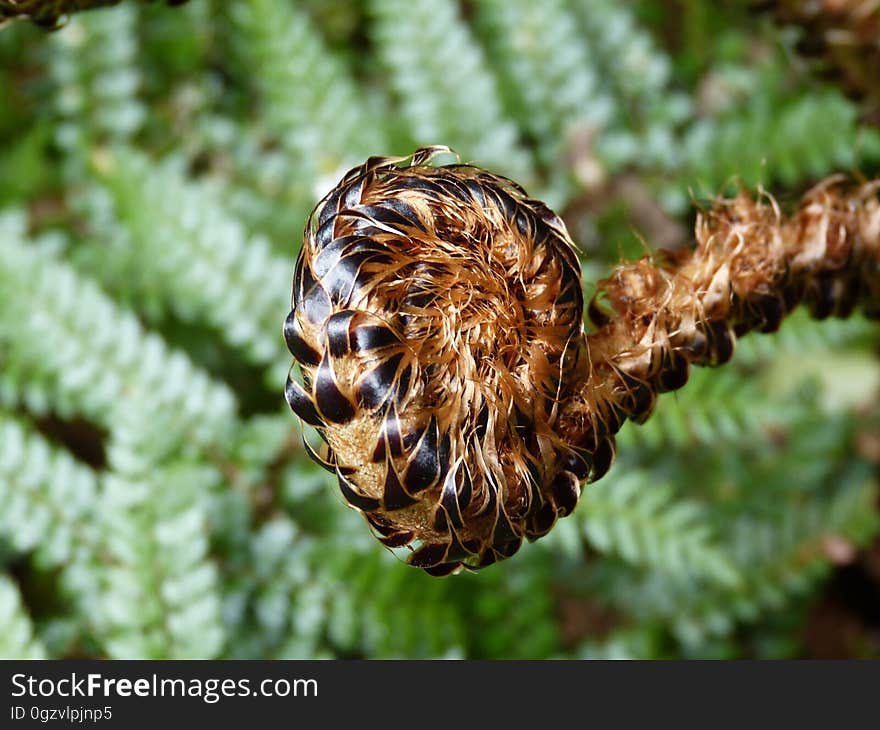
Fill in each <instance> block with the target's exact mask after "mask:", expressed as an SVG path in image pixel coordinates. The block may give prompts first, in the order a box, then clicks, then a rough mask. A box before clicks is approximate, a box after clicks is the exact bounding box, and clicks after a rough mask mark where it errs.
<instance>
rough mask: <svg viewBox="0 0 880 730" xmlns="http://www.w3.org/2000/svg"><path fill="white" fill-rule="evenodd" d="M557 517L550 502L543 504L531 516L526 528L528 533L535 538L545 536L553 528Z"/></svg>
mask: <svg viewBox="0 0 880 730" xmlns="http://www.w3.org/2000/svg"><path fill="white" fill-rule="evenodd" d="M557 517H558V515H557V514H556V510H555V509H554V508H553V505H552V504H550V503H549V502H547V503H545V504H543V505H542V506H541V507H540V509H538V510H537V511H535V512H533V513H532V514H531V515H530V516H529V520H528V526H527V528H526V533H527V534H528V536H529V538H531V539H533V540H534V539H536V538H539V537H544V535H546V534H547V533H548V532H550V530H552V529H553V525H555V524H556V520H557Z"/></svg>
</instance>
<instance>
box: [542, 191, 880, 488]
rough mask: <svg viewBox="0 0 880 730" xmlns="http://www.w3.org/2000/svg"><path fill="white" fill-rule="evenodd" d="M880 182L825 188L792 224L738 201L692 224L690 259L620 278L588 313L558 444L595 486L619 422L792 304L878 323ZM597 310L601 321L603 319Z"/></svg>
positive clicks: (665, 258)
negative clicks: (584, 458)
mask: <svg viewBox="0 0 880 730" xmlns="http://www.w3.org/2000/svg"><path fill="white" fill-rule="evenodd" d="M878 189H880V182H876V181H875V182H872V183H868V184H863V185H852V184H849V183H847V182H846V181H845V180H844V179H843V178H841V177H835V178H831V179H829V180H826V181H824V182H823V183H821V184H819V185H818V186H817V187H815V188H813V189H812V190H810V191H809V192H808V193H807V194H806V195H805V196H804V198H803V200H802V201H801V204H800V207H799V209H798V211H797V212H796V213H795V214H794V215H792V216H791V217H785V216H783V215H782V214H781V213H780V211H779V209H778V207H777V206H776V203H775V201H773V200H772V199H770V198H766V199H764V200H760V199H758V200H756V199H754V198H753V197H751V196H750V195H749V194H748V193H746V192H743V193H741V194H740V195H739V196H738V197H737V198H735V199H733V200H722V201H718V202H717V203H716V204H715V205H714V207H713V208H712V209H711V210H709V211H708V212H706V213H703V214H701V215H700V216H699V218H698V221H697V226H696V239H697V247H696V248H695V249H694V250H693V251H684V252H676V253H661V254H659V255H658V256H657V257H655V258H654V259H652V258H651V257H646V258H644V259H642V260H641V261H638V262H636V263H633V264H626V265H622V266H619V267H617V269H615V271H614V272H613V274H612V275H611V276H610V277H609V278H608V279H605V280H604V281H602V282H600V284H599V287H598V290H597V293H596V295H595V297H594V299H593V300H592V301H591V302H590V305H589V308H588V313H589V316H590V318H591V320H592V321H593V323H594V324H595V325H597V326H598V330H597V331H596V332H594V333H592V334H590V335H588V336H587V337H586V338H585V352H586V360H585V362H584V364H583V366H582V369H581V372H582V376H581V380H580V382H579V383H578V384H577V385H575V386H574V388H573V390H574V393H573V395H572V397H571V398H570V399H569V400H568V401H567V402H566V404H565V406H564V407H563V409H562V414H561V418H560V425H559V429H560V432H561V433H563V434H564V437H565V439H566V441H568V442H569V443H571V444H573V445H577V446H580V447H582V448H583V449H585V450H586V451H587V452H588V453H589V454H590V455H591V457H592V459H591V460H592V462H594V463H593V464H592V467H593V468H592V473H591V476H592V478H593V479H597V478H599V477H600V476H601V475H602V474H603V473H604V472H605V471H607V468H608V466H610V461H611V456H612V455H613V442H611V441H610V440H607V437H608V436H610V435H612V434H614V433H615V432H616V431H617V430H618V429H619V428H620V426H621V425H622V423H623V421H624V420H625V419H632V420H634V421H638V422H641V421H644V420H645V419H646V418H648V416H649V415H650V413H651V410H652V408H653V405H654V402H655V399H656V395H657V394H658V393H662V392H665V391H671V390H676V389H677V388H680V387H681V386H683V385H684V384H685V383H686V382H687V379H688V371H689V368H690V366H691V365H708V366H717V365H722V364H724V363H726V362H727V361H728V360H730V358H731V357H732V356H733V351H734V346H735V343H736V339H737V338H738V337H740V336H742V335H744V334H746V333H748V332H750V331H753V330H757V331H759V332H775V331H776V330H777V329H778V328H779V326H780V324H781V322H782V320H783V318H784V317H785V316H786V315H787V314H788V313H789V312H791V311H792V309H794V307H795V306H797V305H798V304H800V303H803V304H804V305H806V306H807V307H808V309H809V311H810V313H811V315H812V316H813V317H815V318H817V319H824V318H826V317H829V316H836V317H847V316H849V315H850V314H851V313H852V311H853V310H854V309H855V308H856V307H861V309H862V310H863V311H864V313H865V315H866V316H868V317H869V318H873V319H877V318H880V200H878V196H877V192H878ZM603 301H605V302H607V304H608V305H609V307H610V313H608V312H607V311H606V310H605V309H603V307H602V302H603Z"/></svg>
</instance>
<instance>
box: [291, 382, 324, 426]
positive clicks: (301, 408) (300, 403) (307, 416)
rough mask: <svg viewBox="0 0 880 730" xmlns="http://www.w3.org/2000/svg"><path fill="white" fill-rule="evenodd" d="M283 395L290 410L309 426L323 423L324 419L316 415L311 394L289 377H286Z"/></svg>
mask: <svg viewBox="0 0 880 730" xmlns="http://www.w3.org/2000/svg"><path fill="white" fill-rule="evenodd" d="M284 397H285V399H286V400H287V405H289V406H290V408H291V410H292V411H293V412H294V413H296V415H298V416H299V417H300V418H302V419H303V421H305V422H306V423H308V424H309V425H310V426H323V425H325V424H324V419H323V418H321V416H320V415H318V411H317V410H316V409H315V404H314V403H313V402H312V398H311V396H310V395H309V394H308V393H307V392H306V391H305V389H304V388H303V387H302V386H301V385H300V384H299V383H297V382H296V381H295V380H294V379H293V378H291V377H288V378H287V384H286V385H285V387H284Z"/></svg>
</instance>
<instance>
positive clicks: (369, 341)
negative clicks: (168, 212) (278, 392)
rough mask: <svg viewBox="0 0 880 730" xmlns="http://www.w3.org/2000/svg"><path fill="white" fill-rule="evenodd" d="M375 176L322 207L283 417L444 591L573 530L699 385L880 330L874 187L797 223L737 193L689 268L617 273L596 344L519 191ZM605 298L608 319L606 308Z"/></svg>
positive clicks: (375, 162)
mask: <svg viewBox="0 0 880 730" xmlns="http://www.w3.org/2000/svg"><path fill="white" fill-rule="evenodd" d="M449 152H450V150H448V148H445V147H431V148H424V149H420V150H418V151H416V152H415V153H414V154H413V155H412V156H411V157H408V158H371V159H369V160H367V162H366V163H364V164H363V165H362V166H360V167H357V168H355V169H353V170H351V171H350V172H349V173H348V174H347V175H346V176H345V177H344V178H343V179H342V181H341V182H340V183H339V184H338V185H337V186H336V187H335V188H334V189H333V190H332V191H331V192H330V193H329V194H328V195H327V196H326V197H325V198H324V199H323V200H322V201H321V202H320V203H319V204H318V206H317V207H316V208H315V210H314V211H313V213H312V216H311V217H310V220H309V223H308V225H307V227H306V232H305V238H304V242H303V247H302V250H301V252H300V255H299V258H298V260H297V263H296V269H295V273H294V290H293V307H292V311H291V313H290V315H289V316H288V318H287V321H286V323H285V326H284V335H285V339H286V341H287V344H288V347H289V349H290V351H291V353H292V354H293V355H294V358H295V364H296V365H297V366H298V372H299V375H297V368H296V367H295V368H294V369H292V370H291V376H290V377H289V378H288V383H287V388H286V397H287V400H288V403H289V404H290V406H291V408H292V409H293V410H294V412H296V413H297V414H298V415H299V416H300V417H301V418H302V419H303V421H305V422H306V423H308V424H309V425H311V426H314V427H315V428H316V429H317V431H318V432H319V433H320V435H321V436H322V438H323V439H324V441H325V442H326V443H325V445H324V447H323V449H322V450H321V452H320V453H318V452H317V451H315V450H314V449H313V448H312V447H311V446H310V445H309V444H308V443H307V442H306V448H307V449H308V450H309V452H310V454H311V455H312V456H313V458H315V459H316V460H318V461H319V462H320V463H321V464H323V465H324V466H325V467H326V468H327V469H328V470H329V471H331V472H332V473H333V474H334V475H335V477H336V481H337V483H338V486H339V489H340V491H341V493H342V495H343V497H344V498H345V500H346V501H347V502H348V504H349V505H351V506H352V507H353V508H355V509H357V510H359V511H361V512H362V513H363V515H364V517H365V518H366V520H367V521H368V522H369V524H370V525H371V527H372V528H373V530H374V531H375V532H376V534H377V536H378V537H379V539H380V540H381V541H382V542H383V543H385V544H386V545H388V546H391V547H401V546H404V545H409V546H411V547H412V548H413V550H412V552H411V554H410V555H409V562H410V563H411V564H412V565H414V566H417V567H420V568H423V569H425V570H426V571H428V572H429V573H431V574H434V575H446V574H449V573H453V572H457V571H458V570H460V569H462V568H463V567H467V568H480V567H484V566H486V565H489V564H491V563H494V562H496V561H498V560H501V559H504V558H506V557H509V556H511V555H512V554H513V553H515V552H516V550H517V549H518V548H519V547H520V545H521V543H522V540H523V538H526V539H529V540H534V539H537V538H539V537H541V536H542V535H545V534H546V533H547V532H548V531H549V530H550V529H551V528H552V527H553V525H554V523H555V521H556V520H557V519H558V518H560V517H564V516H566V515H568V514H570V513H571V512H572V510H574V508H575V506H576V505H577V502H578V499H579V497H580V493H581V488H582V486H583V484H584V483H585V482H587V481H592V480H596V479H598V478H600V477H601V476H602V475H604V474H605V472H607V470H608V469H609V468H610V466H611V463H612V461H613V458H614V450H615V444H614V434H615V433H616V432H617V430H618V429H619V428H620V426H621V425H622V424H623V422H624V421H625V420H627V419H631V420H636V421H643V420H645V419H646V418H647V417H648V416H649V415H650V413H651V409H652V408H653V404H654V402H655V400H656V396H657V394H658V393H662V392H665V391H670V390H675V389H677V388H679V387H681V386H682V385H684V383H685V382H686V381H687V376H688V371H689V368H690V366H691V365H692V364H695V365H720V364H723V363H724V362H726V361H728V360H729V359H730V357H731V356H732V355H733V351H734V347H735V342H736V338H737V337H739V336H741V335H742V334H745V333H746V332H748V331H750V330H754V329H757V330H760V331H765V332H769V331H773V330H774V329H776V328H777V327H778V326H779V324H780V322H781V321H782V319H783V317H784V316H785V315H786V314H787V313H788V312H789V311H790V310H791V309H792V308H793V307H794V306H796V305H797V304H798V303H800V302H802V301H803V302H804V303H806V304H807V305H808V306H809V307H810V309H811V311H812V312H813V314H814V315H815V316H819V317H822V316H828V315H830V314H835V315H840V316H845V315H847V314H848V313H849V312H850V311H852V309H853V308H854V307H856V306H860V307H862V308H863V309H864V310H865V312H866V313H867V314H868V315H869V316H875V317H876V316H878V315H880V276H878V269H880V263H878V259H880V244H878V241H880V205H878V199H877V187H876V185H863V186H850V185H848V184H846V183H845V182H844V181H842V180H830V181H827V182H826V183H825V184H823V185H821V186H819V187H817V188H816V189H814V190H813V191H811V192H810V193H808V195H807V196H806V197H805V198H804V201H803V203H802V206H801V208H800V210H799V211H798V212H797V213H796V214H795V215H794V216H793V217H792V218H784V217H782V215H781V214H780V213H779V211H778V209H777V208H776V206H775V205H774V204H773V202H772V201H770V200H754V199H752V198H751V197H749V196H747V195H745V194H743V195H741V196H739V197H738V198H736V199H734V200H727V201H720V202H719V203H718V204H717V205H716V206H715V207H714V208H713V209H712V210H711V211H709V212H708V213H706V214H704V215H703V216H701V217H700V219H699V221H698V224H697V231H696V234H697V244H698V245H697V247H696V249H695V250H693V251H688V252H684V253H682V252H678V253H674V254H673V253H670V254H658V255H657V256H655V257H646V258H644V259H642V260H641V261H638V262H636V263H634V264H626V265H622V266H619V267H617V269H616V270H615V271H614V272H613V273H612V275H611V276H610V277H609V278H608V279H606V280H604V281H603V282H601V283H600V285H599V292H598V295H597V298H596V299H595V300H594V301H593V302H591V304H590V307H589V312H590V316H591V318H592V319H593V322H594V324H595V325H596V326H597V329H596V330H595V331H594V332H592V333H591V334H589V335H587V334H586V333H585V331H584V327H583V309H584V301H583V295H582V291H581V283H580V267H579V263H578V258H577V255H576V252H575V248H574V245H573V243H572V241H571V238H570V236H569V234H568V232H567V230H566V228H565V225H564V223H563V222H562V220H561V219H560V218H559V217H558V216H557V215H556V214H555V213H553V212H552V211H551V210H550V209H549V208H547V207H546V206H545V205H544V204H543V203H541V202H539V201H536V200H533V199H531V198H529V197H528V195H527V194H526V193H525V191H524V190H523V189H522V188H520V187H519V186H518V185H517V184H516V183H514V182H512V181H510V180H507V179H505V178H503V177H500V176H497V175H494V174H492V173H490V172H487V171H485V170H482V169H479V168H477V167H473V166H469V165H462V164H458V163H455V164H447V165H442V166H434V165H432V164H431V162H432V160H434V158H436V157H437V156H438V155H439V154H448V153H449ZM600 298H601V302H600Z"/></svg>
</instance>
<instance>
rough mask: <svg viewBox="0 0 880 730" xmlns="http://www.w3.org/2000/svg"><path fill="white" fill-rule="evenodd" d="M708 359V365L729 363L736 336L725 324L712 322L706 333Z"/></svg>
mask: <svg viewBox="0 0 880 730" xmlns="http://www.w3.org/2000/svg"><path fill="white" fill-rule="evenodd" d="M706 337H707V340H708V342H709V353H710V355H711V356H710V358H709V361H708V363H707V364H708V365H712V366H718V365H724V364H725V363H727V362H730V359H731V358H732V357H733V352H734V349H735V347H736V336H735V335H734V333H733V331H732V330H731V329H730V327H729V326H728V325H727V323H726V322H722V321H714V322H711V323H710V324H709V328H708V332H707V333H706Z"/></svg>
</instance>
